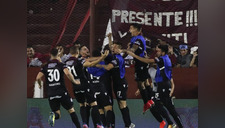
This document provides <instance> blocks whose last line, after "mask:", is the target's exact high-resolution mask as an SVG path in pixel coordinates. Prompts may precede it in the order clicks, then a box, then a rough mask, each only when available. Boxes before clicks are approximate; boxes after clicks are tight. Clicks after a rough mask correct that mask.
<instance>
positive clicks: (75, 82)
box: [63, 68, 80, 85]
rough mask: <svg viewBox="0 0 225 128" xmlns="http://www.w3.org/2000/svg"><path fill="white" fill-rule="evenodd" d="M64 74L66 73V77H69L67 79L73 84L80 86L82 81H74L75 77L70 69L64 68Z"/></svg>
mask: <svg viewBox="0 0 225 128" xmlns="http://www.w3.org/2000/svg"><path fill="white" fill-rule="evenodd" d="M63 72H64V73H65V75H66V76H67V78H68V79H69V80H70V81H71V82H73V83H74V84H77V85H79V84H80V81H79V80H75V79H74V77H73V75H72V74H71V73H70V71H69V70H68V68H64V69H63Z"/></svg>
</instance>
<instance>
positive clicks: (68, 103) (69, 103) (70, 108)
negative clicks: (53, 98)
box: [60, 92, 81, 128]
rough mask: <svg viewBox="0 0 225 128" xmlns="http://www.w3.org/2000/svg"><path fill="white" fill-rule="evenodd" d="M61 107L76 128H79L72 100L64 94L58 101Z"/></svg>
mask: <svg viewBox="0 0 225 128" xmlns="http://www.w3.org/2000/svg"><path fill="white" fill-rule="evenodd" d="M60 102H61V104H62V106H63V107H64V108H65V109H66V110H67V111H68V112H69V114H70V117H71V119H72V121H73V123H74V125H75V126H76V127H77V128H81V126H80V122H79V119H78V117H77V114H76V112H75V110H74V107H73V99H72V98H71V97H70V96H69V94H68V93H67V92H66V93H65V95H63V96H62V98H61V100H60Z"/></svg>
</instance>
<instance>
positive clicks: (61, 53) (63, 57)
mask: <svg viewBox="0 0 225 128" xmlns="http://www.w3.org/2000/svg"><path fill="white" fill-rule="evenodd" d="M56 49H57V50H58V57H59V58H60V59H61V61H62V63H65V62H66V60H67V59H69V57H70V56H69V55H67V54H64V48H63V46H62V45H61V44H59V45H57V46H56Z"/></svg>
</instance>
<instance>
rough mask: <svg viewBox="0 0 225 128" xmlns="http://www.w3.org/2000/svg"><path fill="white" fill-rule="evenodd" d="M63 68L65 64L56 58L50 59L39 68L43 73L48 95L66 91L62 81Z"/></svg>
mask: <svg viewBox="0 0 225 128" xmlns="http://www.w3.org/2000/svg"><path fill="white" fill-rule="evenodd" d="M64 68H66V66H65V65H64V64H63V63H61V62H59V61H58V60H56V59H53V60H50V61H49V62H48V63H47V64H46V65H45V66H44V67H43V68H41V72H42V73H43V74H44V75H45V80H46V84H47V93H48V97H52V96H57V95H61V94H62V93H65V92H66V91H67V90H66V87H65V83H64V72H63V70H64Z"/></svg>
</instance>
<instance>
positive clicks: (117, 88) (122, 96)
mask: <svg viewBox="0 0 225 128" xmlns="http://www.w3.org/2000/svg"><path fill="white" fill-rule="evenodd" d="M113 87H114V88H113V90H114V93H115V94H116V98H117V102H118V105H119V108H120V111H121V113H122V117H123V121H124V124H125V128H128V127H129V128H134V127H135V125H134V124H133V123H132V122H131V119H130V112H129V108H128V106H127V102H126V99H127V89H128V84H127V82H126V81H124V82H123V83H122V84H118V85H113Z"/></svg>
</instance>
